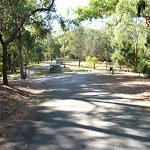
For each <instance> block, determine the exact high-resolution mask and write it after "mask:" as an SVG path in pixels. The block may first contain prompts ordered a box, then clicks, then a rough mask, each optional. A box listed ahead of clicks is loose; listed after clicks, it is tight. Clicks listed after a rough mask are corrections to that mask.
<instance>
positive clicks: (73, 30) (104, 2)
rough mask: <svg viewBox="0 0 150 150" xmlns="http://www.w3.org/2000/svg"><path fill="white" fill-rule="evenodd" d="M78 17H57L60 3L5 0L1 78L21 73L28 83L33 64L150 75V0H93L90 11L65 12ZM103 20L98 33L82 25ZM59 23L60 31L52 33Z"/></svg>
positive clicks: (0, 21)
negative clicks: (96, 66) (97, 65)
mask: <svg viewBox="0 0 150 150" xmlns="http://www.w3.org/2000/svg"><path fill="white" fill-rule="evenodd" d="M66 11H67V12H68V14H70V15H71V14H74V16H75V17H74V18H63V17H61V16H60V15H58V14H57V9H56V5H55V0H2V1H0V43H1V44H0V75H1V76H2V77H3V84H4V85H8V78H7V76H8V74H13V73H15V72H18V68H19V70H20V71H19V72H20V76H21V79H25V77H26V76H25V71H24V70H25V69H26V68H27V67H28V65H29V63H33V62H37V63H40V62H41V61H43V60H45V61H48V60H53V59H55V58H57V57H64V52H65V58H66V59H78V60H79V66H80V62H81V61H82V60H85V59H93V60H95V61H98V60H99V61H106V62H110V61H111V62H113V63H114V65H118V66H120V67H121V66H122V65H126V66H127V67H128V68H131V70H132V71H134V72H142V73H145V74H147V75H148V76H150V56H149V55H150V53H149V50H150V1H149V0H89V3H88V5H87V6H82V7H80V6H79V7H78V8H76V9H75V10H72V9H68V10H66ZM96 19H99V20H101V21H102V22H105V26H103V27H100V28H99V29H93V28H91V27H89V26H88V25H86V26H83V22H84V21H86V20H88V21H89V23H90V22H91V21H92V20H96ZM54 20H57V21H58V22H59V23H60V27H61V30H60V31H57V32H53V28H54V25H53V24H52V23H53V21H54Z"/></svg>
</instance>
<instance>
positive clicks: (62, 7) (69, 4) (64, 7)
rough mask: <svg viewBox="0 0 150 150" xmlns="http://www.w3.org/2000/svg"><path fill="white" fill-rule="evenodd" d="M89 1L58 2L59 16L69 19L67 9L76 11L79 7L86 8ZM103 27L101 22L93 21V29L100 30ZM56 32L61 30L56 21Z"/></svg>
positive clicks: (68, 0)
mask: <svg viewBox="0 0 150 150" xmlns="http://www.w3.org/2000/svg"><path fill="white" fill-rule="evenodd" d="M88 2H89V0H56V1H55V4H56V9H57V14H60V15H61V16H62V17H67V11H66V10H67V9H68V8H73V9H76V8H77V7H78V6H85V5H87V4H88ZM102 25H103V23H101V22H97V21H93V22H92V24H91V25H90V26H91V27H93V28H96V29H100V27H101V26H102ZM54 26H55V28H54V30H59V25H58V23H57V22H56V21H54Z"/></svg>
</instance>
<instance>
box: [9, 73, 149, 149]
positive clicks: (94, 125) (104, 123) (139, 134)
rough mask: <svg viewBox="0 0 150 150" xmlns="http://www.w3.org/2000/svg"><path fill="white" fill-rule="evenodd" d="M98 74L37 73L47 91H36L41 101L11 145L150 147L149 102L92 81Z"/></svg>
mask: <svg viewBox="0 0 150 150" xmlns="http://www.w3.org/2000/svg"><path fill="white" fill-rule="evenodd" d="M93 75H95V74H87V73H83V74H82V73H80V74H78V73H67V74H57V75H56V74H53V75H46V76H40V77H39V78H37V79H35V82H36V83H37V86H38V88H41V89H42V90H43V92H42V93H40V94H39V95H38V94H37V95H36V100H37V103H38V105H37V106H36V107H35V108H34V109H33V110H31V112H30V113H29V116H28V117H27V118H26V121H25V122H23V123H22V124H21V125H20V127H18V130H17V132H16V134H15V137H16V139H14V140H12V141H10V143H11V144H12V145H13V146H11V149H13V150H22V149H29V150H37V149H38V150H84V149H86V150H89V149H92V150H100V149H103V150H117V149H121V150H123V149H135V150H141V149H142V150H148V149H150V119H149V118H150V113H149V112H147V111H144V110H145V109H146V107H144V106H139V105H136V104H134V103H132V102H131V101H128V100H126V99H124V98H123V97H120V95H118V96H116V95H113V94H112V93H111V91H110V90H108V89H107V88H106V87H105V86H103V85H100V84H97V83H93V82H90V81H87V77H89V76H93ZM16 143H17V144H16Z"/></svg>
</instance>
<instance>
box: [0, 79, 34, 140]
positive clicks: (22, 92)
mask: <svg viewBox="0 0 150 150" xmlns="http://www.w3.org/2000/svg"><path fill="white" fill-rule="evenodd" d="M16 83H17V82H16ZM18 83H19V84H15V82H14V84H13V85H12V86H4V85H3V86H1V87H0V142H3V141H4V140H6V139H7V138H9V137H11V135H12V133H13V132H14V130H15V127H16V125H17V124H18V123H20V122H21V121H22V120H23V118H24V116H25V115H26V113H27V112H28V109H29V107H30V103H32V102H31V101H32V100H31V97H32V96H33V93H32V92H31V91H30V89H29V88H28V86H27V85H28V83H26V84H27V85H23V84H22V83H20V82H18ZM20 84H22V85H20Z"/></svg>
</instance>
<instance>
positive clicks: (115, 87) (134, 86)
mask: <svg viewBox="0 0 150 150" xmlns="http://www.w3.org/2000/svg"><path fill="white" fill-rule="evenodd" d="M89 80H91V81H94V82H98V83H101V84H103V85H107V86H108V87H109V88H111V89H112V92H113V93H120V94H128V95H132V96H134V97H135V98H136V97H138V98H139V99H141V100H144V101H150V79H148V78H147V77H144V76H139V75H138V74H136V73H117V74H115V75H102V76H98V77H92V78H89Z"/></svg>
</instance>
